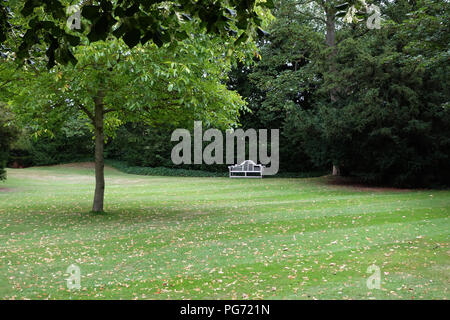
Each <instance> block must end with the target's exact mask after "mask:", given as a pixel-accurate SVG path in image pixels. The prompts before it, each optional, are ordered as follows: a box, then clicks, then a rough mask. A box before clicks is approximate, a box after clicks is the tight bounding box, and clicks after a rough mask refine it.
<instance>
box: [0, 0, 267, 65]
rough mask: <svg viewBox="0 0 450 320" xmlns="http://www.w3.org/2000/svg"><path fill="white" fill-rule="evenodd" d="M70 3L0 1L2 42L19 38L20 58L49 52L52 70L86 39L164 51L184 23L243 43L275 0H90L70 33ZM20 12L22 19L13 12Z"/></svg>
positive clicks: (180, 34) (181, 33)
mask: <svg viewBox="0 0 450 320" xmlns="http://www.w3.org/2000/svg"><path fill="white" fill-rule="evenodd" d="M71 4H73V2H72V1H68V0H26V1H25V2H22V1H14V0H9V1H5V2H0V17H1V18H2V19H1V23H0V44H2V43H3V42H7V41H8V39H9V38H11V37H12V38H16V41H18V42H19V43H20V44H19V45H18V46H17V47H16V48H15V52H16V54H17V57H18V58H20V59H30V58H31V60H33V59H35V58H36V56H38V55H39V52H40V53H41V54H43V53H45V55H46V58H47V60H48V67H50V68H51V67H52V66H53V65H54V64H55V63H56V62H58V63H61V64H66V63H68V62H69V61H70V62H75V61H76V55H74V53H73V50H72V49H73V48H74V47H76V46H79V45H82V44H83V39H84V37H85V36H86V37H87V38H88V39H89V41H90V42H96V41H100V40H103V41H104V40H106V39H109V38H110V37H115V38H117V39H123V41H124V42H125V43H126V44H127V45H128V46H129V47H130V48H133V47H134V46H136V45H137V44H138V43H141V44H145V43H147V42H148V41H150V42H153V43H155V44H156V45H158V46H159V47H161V46H163V45H164V44H165V43H174V42H175V43H176V42H178V41H181V40H183V39H185V38H186V37H187V34H186V32H185V30H184V23H185V22H186V21H197V22H198V28H199V29H198V30H197V31H201V32H203V31H205V32H206V33H209V34H218V35H220V36H222V37H223V38H224V39H229V38H230V37H231V38H233V39H234V41H235V42H236V44H239V43H241V42H243V41H245V40H246V39H248V37H249V36H250V35H251V34H253V33H255V32H258V33H260V34H262V33H264V31H263V30H262V29H261V28H260V25H261V24H262V22H263V19H262V18H261V14H263V9H264V8H271V7H273V2H272V0H261V1H258V0H246V1H241V0H223V1H216V0H177V1H161V0H159V1H158V0H154V1H139V0H124V1H116V0H111V1H108V0H99V1H92V0H88V1H82V2H81V4H80V6H79V7H80V10H81V15H80V16H79V17H76V18H77V19H78V18H82V21H76V24H79V26H76V27H77V28H76V29H75V30H74V31H75V32H72V31H69V30H68V28H67V26H66V25H67V21H68V18H69V15H70V14H71V13H72V12H69V13H68V12H67V9H68V6H69V5H71ZM17 8H20V13H21V15H20V18H19V19H20V21H17V19H16V16H17V15H12V14H11V11H13V10H17ZM73 21H74V20H72V22H73ZM36 46H38V47H40V48H41V50H40V51H39V50H35V48H36Z"/></svg>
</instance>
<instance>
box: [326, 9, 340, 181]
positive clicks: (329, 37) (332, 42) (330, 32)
mask: <svg viewBox="0 0 450 320" xmlns="http://www.w3.org/2000/svg"><path fill="white" fill-rule="evenodd" d="M325 13H326V35H325V40H326V43H327V45H328V46H329V47H330V49H331V52H330V55H329V56H328V59H329V63H330V68H329V72H330V76H331V77H332V78H333V77H334V76H335V74H336V54H337V48H336V9H334V8H333V7H331V6H329V7H327V8H326V10H325ZM330 100H331V102H336V100H337V97H336V88H335V87H333V88H331V89H330ZM332 172H333V176H339V175H341V170H340V168H339V165H338V164H335V163H333V171H332Z"/></svg>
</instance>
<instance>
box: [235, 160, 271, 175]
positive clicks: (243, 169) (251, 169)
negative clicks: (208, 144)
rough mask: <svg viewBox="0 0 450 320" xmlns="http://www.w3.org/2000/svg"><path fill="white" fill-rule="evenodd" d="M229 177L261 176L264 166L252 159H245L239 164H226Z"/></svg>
mask: <svg viewBox="0 0 450 320" xmlns="http://www.w3.org/2000/svg"><path fill="white" fill-rule="evenodd" d="M228 169H229V170H230V178H262V176H263V171H264V166H263V165H262V164H256V163H254V162H253V161H252V160H245V161H244V162H242V163H241V164H236V165H234V166H228Z"/></svg>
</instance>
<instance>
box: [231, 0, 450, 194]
mask: <svg viewBox="0 0 450 320" xmlns="http://www.w3.org/2000/svg"><path fill="white" fill-rule="evenodd" d="M295 2H296V1H290V0H285V1H281V2H279V3H278V5H277V10H275V11H274V15H275V16H276V18H277V20H276V22H275V23H274V24H272V25H271V27H270V28H269V29H268V31H269V32H270V37H269V39H268V40H265V41H262V43H261V56H262V61H261V63H259V64H258V66H257V67H255V68H254V69H253V70H251V71H250V72H249V71H248V68H245V67H244V68H242V70H238V71H239V72H236V73H238V74H241V77H242V74H243V75H244V77H245V78H246V79H247V84H246V85H247V86H248V83H250V88H245V87H241V88H242V90H241V91H239V92H240V93H241V94H243V95H244V96H246V97H248V101H249V108H250V109H251V110H252V111H253V113H252V114H251V115H250V116H247V117H245V119H248V121H249V124H250V125H254V124H255V122H256V123H258V124H259V125H261V126H279V127H280V128H281V130H282V134H283V137H284V144H283V145H282V148H281V163H282V165H283V163H285V162H294V163H299V164H300V163H301V164H309V163H312V164H313V165H315V166H318V167H330V166H331V164H335V163H338V164H339V166H340V169H341V173H342V174H348V175H354V176H358V177H360V178H362V179H363V180H365V181H368V182H374V183H389V184H393V185H397V186H430V185H442V184H446V183H448V182H449V181H450V109H449V107H448V101H449V91H448V87H449V74H450V73H449V71H450V70H449V56H448V52H449V50H448V49H449V48H448V45H449V38H448V37H449V36H448V32H447V31H446V30H448V27H449V19H448V17H449V4H448V3H447V2H441V1H429V0H426V1H417V2H415V3H410V2H408V1H397V2H395V3H391V2H388V1H382V2H381V3H379V2H378V4H379V5H380V6H381V8H382V12H383V22H382V27H381V28H380V29H379V30H377V29H367V27H366V25H365V23H352V24H340V25H339V28H337V31H336V38H337V46H336V55H335V57H331V58H330V55H329V53H330V48H329V47H328V46H326V43H325V41H324V36H323V35H324V30H323V28H324V27H323V25H321V23H320V22H317V20H315V19H311V17H310V15H305V12H304V11H303V10H302V7H297V8H298V10H295V9H293V8H295V6H294V5H293V4H294V3H295ZM316 17H317V18H319V19H320V18H321V16H320V15H317V16H316ZM330 64H333V70H331V69H330ZM330 73H331V74H330ZM241 83H246V82H245V81H241ZM330 92H333V93H334V99H332V98H331V97H330ZM243 122H245V120H243Z"/></svg>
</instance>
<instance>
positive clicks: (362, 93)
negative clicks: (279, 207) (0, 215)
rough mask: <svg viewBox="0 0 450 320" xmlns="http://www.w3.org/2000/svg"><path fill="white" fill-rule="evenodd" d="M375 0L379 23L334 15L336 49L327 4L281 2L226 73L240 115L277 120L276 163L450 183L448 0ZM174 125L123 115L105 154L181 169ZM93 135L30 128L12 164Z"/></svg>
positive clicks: (82, 130) (58, 153) (66, 149)
mask: <svg viewBox="0 0 450 320" xmlns="http://www.w3.org/2000/svg"><path fill="white" fill-rule="evenodd" d="M319 2H320V1H317V3H319ZM373 3H376V4H377V5H378V6H379V7H380V8H381V12H382V19H383V20H382V24H381V25H382V27H381V29H368V28H367V26H366V23H365V21H360V22H357V23H344V22H343V21H342V20H340V19H339V18H336V26H335V28H336V47H335V49H334V48H330V47H329V46H328V45H327V44H326V41H325V33H326V24H325V23H324V21H322V19H323V17H324V16H323V13H321V12H320V10H318V9H312V8H314V7H311V6H308V5H303V4H302V1H294V0H283V1H276V8H275V9H274V11H273V14H274V16H275V19H274V20H273V22H272V24H271V25H270V28H269V29H268V30H267V31H268V32H269V35H268V36H264V37H262V38H261V39H260V40H259V42H258V47H259V54H260V57H255V63H254V64H253V66H248V65H244V64H242V65H241V64H237V65H236V66H235V67H234V68H233V70H232V71H231V72H230V74H229V81H228V87H229V89H232V90H236V91H237V92H238V93H239V94H240V95H241V96H243V97H244V98H245V99H246V101H247V107H248V109H249V110H250V111H251V112H245V113H242V115H241V117H240V122H241V125H242V127H243V128H244V129H247V128H267V129H271V128H279V129H280V172H296V173H305V172H312V171H314V172H317V171H319V172H320V171H322V172H324V171H328V172H330V171H331V166H332V165H333V164H334V165H338V166H339V169H340V172H341V174H344V175H351V176H356V177H358V178H360V179H362V180H363V181H366V182H371V183H377V184H389V185H394V186H403V187H413V186H415V187H422V186H442V185H448V184H449V182H450V106H449V92H450V90H449V89H448V88H449V87H450V81H449V74H450V67H449V66H450V64H449V58H450V57H449V52H450V51H449V42H450V41H449V11H450V7H449V2H448V1H440V0H417V1H408V0H399V1H374V2H373ZM333 50H335V51H333ZM332 51H333V52H332ZM330 92H331V93H332V94H331V95H330ZM71 123H72V122H71ZM173 129H174V128H170V127H165V128H164V127H157V128H155V127H149V126H146V125H144V124H142V123H128V124H126V125H123V126H122V127H120V128H119V130H118V131H117V133H116V136H115V138H114V139H112V140H110V141H108V143H107V146H106V157H107V158H108V159H113V160H119V161H121V162H120V163H121V164H122V165H123V164H125V165H127V166H130V167H164V168H173V167H179V166H174V165H173V164H172V162H171V160H170V152H171V149H172V147H173V145H174V143H171V142H170V135H171V132H172V130H173ZM86 141H92V132H90V130H89V129H88V127H87V126H85V125H84V124H83V123H80V121H78V120H77V119H74V120H73V125H71V126H66V127H64V128H61V132H60V134H56V135H55V137H54V138H50V137H46V136H40V137H38V138H28V135H27V134H26V132H22V134H21V135H20V138H19V139H18V140H16V141H15V142H14V143H13V145H12V150H11V151H10V155H9V160H8V162H9V165H13V164H14V163H16V165H17V164H19V165H46V164H54V163H59V162H67V161H73V160H75V159H80V160H83V159H87V158H91V157H92V156H91V155H92V150H93V142H91V143H86ZM3 158H4V157H3ZM182 168H183V169H199V170H207V171H213V172H218V173H220V172H224V171H226V170H227V168H226V166H225V165H220V166H200V165H191V166H182Z"/></svg>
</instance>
